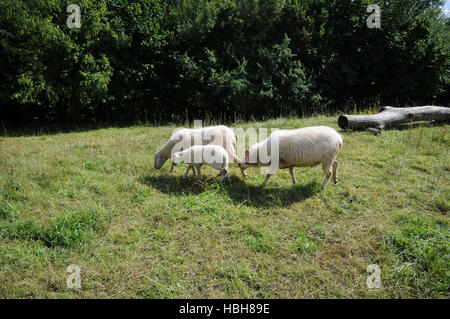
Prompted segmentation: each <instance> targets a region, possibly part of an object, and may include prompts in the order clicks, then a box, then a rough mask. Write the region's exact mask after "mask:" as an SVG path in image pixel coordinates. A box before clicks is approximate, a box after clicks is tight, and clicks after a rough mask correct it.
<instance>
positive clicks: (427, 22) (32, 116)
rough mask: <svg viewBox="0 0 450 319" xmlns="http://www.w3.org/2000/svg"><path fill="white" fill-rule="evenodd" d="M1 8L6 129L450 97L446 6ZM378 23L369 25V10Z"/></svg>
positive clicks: (194, 0) (267, 1) (350, 0)
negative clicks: (74, 11)
mask: <svg viewBox="0 0 450 319" xmlns="http://www.w3.org/2000/svg"><path fill="white" fill-rule="evenodd" d="M73 2H74V1H73V0H70V1H64V0H2V1H1V2H0V72H1V74H2V76H1V78H0V120H1V121H2V122H11V123H12V122H16V123H19V124H26V123H33V122H35V123H105V122H106V123H114V122H135V121H158V122H161V121H179V120H184V119H186V118H189V119H192V118H198V117H204V116H206V115H209V116H212V117H221V118H226V119H227V118H228V119H233V118H234V117H239V118H244V119H249V118H262V117H270V116H278V115H280V114H289V113H291V114H292V113H294V114H298V115H299V116H302V115H307V114H314V113H320V112H334V111H337V110H344V109H345V108H347V107H351V109H353V107H354V105H357V106H358V107H359V108H361V109H363V108H365V107H371V106H373V105H374V104H375V103H378V104H385V105H393V106H406V105H411V104H431V103H440V104H443V105H447V104H448V102H449V92H448V87H449V83H450V72H449V67H450V48H449V44H450V32H449V31H450V22H449V21H450V19H449V18H447V17H445V16H444V15H443V14H442V11H441V9H440V7H441V6H442V4H443V1H439V0H435V1H433V0H391V1H375V0H301V1H300V0H172V1H162V0H79V1H77V4H78V5H79V6H80V8H81V28H72V29H70V28H69V27H68V26H67V25H66V21H67V17H68V16H69V15H70V13H67V12H66V8H67V6H68V5H69V4H71V3H73ZM372 3H375V4H377V5H379V7H380V8H381V10H382V11H381V28H369V27H368V26H367V23H366V22H367V19H368V18H369V16H370V15H371V13H368V12H367V7H368V5H369V4H372Z"/></svg>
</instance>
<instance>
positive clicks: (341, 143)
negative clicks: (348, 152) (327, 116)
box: [339, 134, 344, 149]
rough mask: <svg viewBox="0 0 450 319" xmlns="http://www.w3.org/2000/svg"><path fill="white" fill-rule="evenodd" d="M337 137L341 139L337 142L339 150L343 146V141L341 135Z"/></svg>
mask: <svg viewBox="0 0 450 319" xmlns="http://www.w3.org/2000/svg"><path fill="white" fill-rule="evenodd" d="M339 136H340V137H341V140H340V141H339V149H341V148H342V147H343V146H344V139H343V138H342V135H341V134H339Z"/></svg>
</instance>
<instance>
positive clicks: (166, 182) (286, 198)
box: [139, 176, 320, 207]
mask: <svg viewBox="0 0 450 319" xmlns="http://www.w3.org/2000/svg"><path fill="white" fill-rule="evenodd" d="M139 182H140V183H142V184H145V185H148V186H151V187H154V188H155V189H157V190H159V191H160V192H162V193H165V194H171V195H183V194H190V195H198V194H201V193H202V192H204V191H205V190H207V189H208V188H210V187H211V186H213V185H220V184H219V182H218V178H217V179H216V178H213V177H206V176H204V177H203V179H202V180H201V181H200V180H198V179H197V178H194V177H190V178H187V179H186V180H183V179H181V177H180V176H145V177H142V178H141V179H140V180H139ZM220 188H221V190H222V191H223V192H224V193H225V194H226V196H228V197H229V198H230V199H231V200H232V201H233V203H234V204H238V205H245V206H252V207H288V206H290V205H292V204H294V203H297V202H302V201H304V200H306V199H308V198H310V197H312V196H313V195H314V194H316V193H317V192H319V189H320V184H319V183H318V182H317V181H312V182H309V183H306V184H297V185H292V184H287V185H286V186H275V185H274V186H270V185H269V186H267V187H265V188H261V187H260V186H259V185H251V184H249V183H248V182H246V181H244V180H242V179H241V178H240V177H237V176H230V178H229V181H228V184H227V185H224V186H220Z"/></svg>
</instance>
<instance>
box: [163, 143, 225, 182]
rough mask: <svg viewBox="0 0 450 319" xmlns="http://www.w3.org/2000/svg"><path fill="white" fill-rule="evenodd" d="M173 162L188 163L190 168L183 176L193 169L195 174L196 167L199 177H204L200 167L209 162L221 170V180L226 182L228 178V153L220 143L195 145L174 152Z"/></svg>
mask: <svg viewBox="0 0 450 319" xmlns="http://www.w3.org/2000/svg"><path fill="white" fill-rule="evenodd" d="M172 162H173V163H175V164H179V163H185V164H188V165H189V166H188V169H187V171H186V174H184V177H183V178H186V177H187V176H188V173H189V170H190V169H192V171H193V172H194V176H195V169H197V173H198V176H199V178H200V179H201V178H202V175H201V172H200V167H201V166H202V165H203V164H208V165H209V166H211V167H212V168H214V169H217V170H219V171H220V173H219V175H222V178H221V179H220V181H221V182H222V183H223V184H225V183H226V182H227V180H228V153H227V151H226V150H225V149H224V148H223V147H222V146H219V145H212V144H209V145H194V146H192V147H190V148H188V149H186V150H183V151H180V152H176V153H174V154H172Z"/></svg>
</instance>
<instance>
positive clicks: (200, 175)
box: [197, 165, 202, 179]
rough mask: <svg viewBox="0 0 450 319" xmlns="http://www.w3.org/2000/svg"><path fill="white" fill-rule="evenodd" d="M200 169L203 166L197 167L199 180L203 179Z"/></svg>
mask: <svg viewBox="0 0 450 319" xmlns="http://www.w3.org/2000/svg"><path fill="white" fill-rule="evenodd" d="M200 167H201V165H198V166H197V175H198V178H200V179H202V174H201V173H200Z"/></svg>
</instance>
